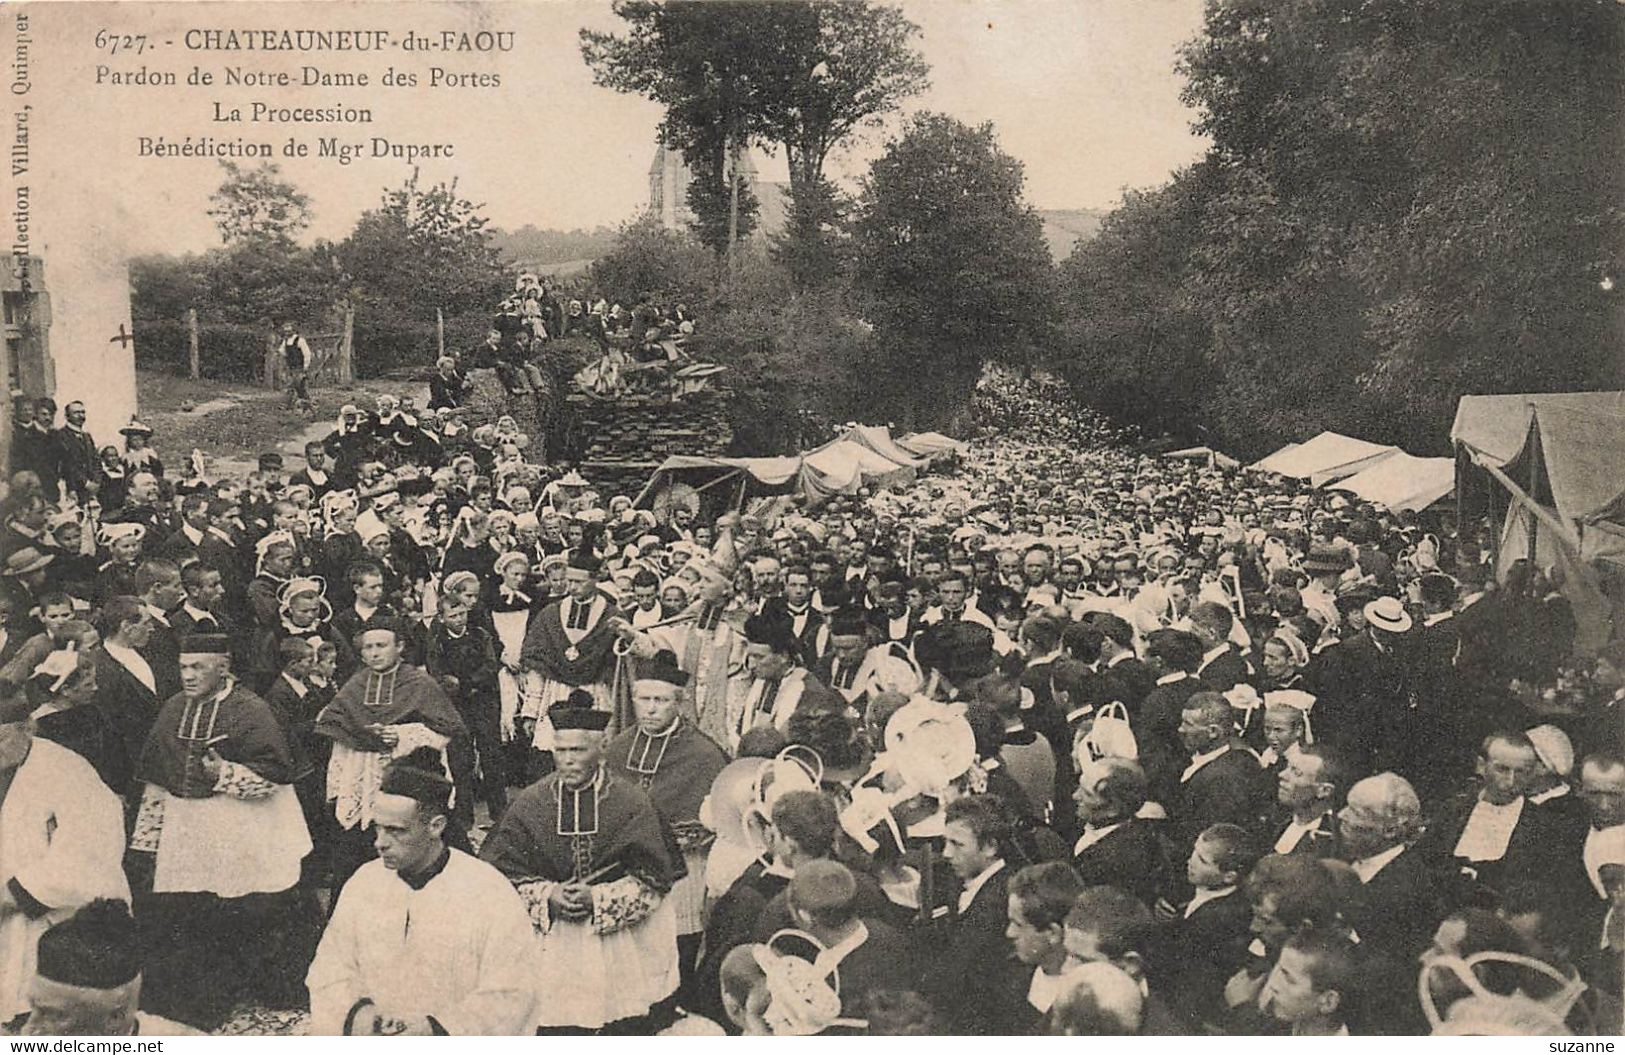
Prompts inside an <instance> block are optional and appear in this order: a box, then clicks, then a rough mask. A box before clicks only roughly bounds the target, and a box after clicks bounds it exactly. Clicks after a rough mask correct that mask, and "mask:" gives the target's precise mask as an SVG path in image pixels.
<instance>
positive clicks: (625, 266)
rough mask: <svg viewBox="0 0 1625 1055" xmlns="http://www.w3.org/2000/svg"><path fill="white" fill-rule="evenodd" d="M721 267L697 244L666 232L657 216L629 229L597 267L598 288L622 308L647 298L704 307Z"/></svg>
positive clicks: (594, 273)
mask: <svg viewBox="0 0 1625 1055" xmlns="http://www.w3.org/2000/svg"><path fill="white" fill-rule="evenodd" d="M715 271H716V266H715V261H714V260H713V259H712V257H711V255H710V254H709V253H707V252H706V251H705V249H704V248H702V247H701V246H700V245H699V244H698V243H696V242H695V241H694V240H693V239H692V238H689V237H686V236H684V235H681V234H677V233H675V232H672V231H668V230H666V229H665V228H664V227H662V226H661V225H660V221H659V220H658V219H656V218H655V217H652V216H643V217H639V218H638V219H636V220H634V221H632V222H631V223H628V224H626V225H624V226H623V227H622V228H621V233H620V236H619V237H618V238H617V239H616V241H615V245H614V247H613V248H611V249H610V251H609V252H607V253H605V254H604V255H603V256H601V257H599V258H598V259H597V260H595V261H593V265H592V269H591V272H590V275H591V278H592V286H593V288H595V289H596V290H598V292H599V293H601V294H602V295H603V296H604V297H606V298H608V299H609V300H611V301H618V302H620V303H621V304H636V303H637V302H638V301H639V300H641V299H642V298H643V297H644V296H652V297H653V298H654V299H655V300H656V301H658V302H660V303H670V304H678V303H688V304H698V303H699V302H700V301H702V300H703V299H705V297H706V292H705V291H706V290H707V289H709V286H710V283H709V281H708V279H709V277H710V276H711V275H712V274H714V273H715Z"/></svg>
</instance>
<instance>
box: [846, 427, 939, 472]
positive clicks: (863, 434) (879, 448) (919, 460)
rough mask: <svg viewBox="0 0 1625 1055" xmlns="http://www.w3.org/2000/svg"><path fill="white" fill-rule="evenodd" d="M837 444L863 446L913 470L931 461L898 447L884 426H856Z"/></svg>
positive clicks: (893, 462)
mask: <svg viewBox="0 0 1625 1055" xmlns="http://www.w3.org/2000/svg"><path fill="white" fill-rule="evenodd" d="M835 442H836V443H843V442H844V443H857V444H861V445H862V446H864V447H867V448H868V449H869V450H871V451H874V452H875V453H876V454H878V455H880V456H881V457H882V458H885V459H886V460H887V461H889V462H891V463H892V464H894V465H906V466H908V467H910V468H912V469H918V468H921V467H923V466H924V465H925V463H926V462H927V461H929V459H928V458H926V457H924V456H923V455H919V454H916V453H914V452H913V451H908V450H904V449H903V448H902V447H900V446H898V444H897V441H896V440H894V439H892V434H891V429H888V428H887V427H886V426H884V425H854V426H853V427H851V428H849V429H847V430H846V432H845V434H843V435H842V436H841V438H840V439H839V440H836V441H835ZM825 446H828V444H825Z"/></svg>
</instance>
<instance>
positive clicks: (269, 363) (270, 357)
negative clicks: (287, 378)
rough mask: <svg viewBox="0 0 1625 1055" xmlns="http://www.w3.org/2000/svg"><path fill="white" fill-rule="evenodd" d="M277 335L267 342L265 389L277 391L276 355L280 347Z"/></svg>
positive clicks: (267, 339)
mask: <svg viewBox="0 0 1625 1055" xmlns="http://www.w3.org/2000/svg"><path fill="white" fill-rule="evenodd" d="M279 343H280V342H279V341H278V340H277V336H276V334H274V333H273V334H271V335H270V336H269V337H267V338H266V340H265V387H266V388H269V389H271V390H272V391H275V390H276V353H277V348H278V345H279Z"/></svg>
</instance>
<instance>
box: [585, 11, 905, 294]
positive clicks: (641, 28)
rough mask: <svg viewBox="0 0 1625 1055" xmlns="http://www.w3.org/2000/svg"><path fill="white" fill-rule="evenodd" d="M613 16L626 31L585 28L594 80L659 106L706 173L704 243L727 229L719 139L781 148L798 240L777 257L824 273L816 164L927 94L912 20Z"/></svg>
mask: <svg viewBox="0 0 1625 1055" xmlns="http://www.w3.org/2000/svg"><path fill="white" fill-rule="evenodd" d="M615 11H616V14H618V15H619V16H620V17H621V18H622V19H623V20H625V22H626V23H627V25H628V32H627V34H626V35H625V36H615V35H613V34H606V33H594V32H588V31H583V33H582V53H583V56H584V57H585V58H586V61H587V63H588V65H589V66H591V67H592V68H593V72H594V76H595V79H596V80H597V82H598V83H599V84H602V85H605V86H606V87H610V88H614V89H616V90H617V91H622V92H629V93H632V94H637V95H643V96H645V97H646V98H649V99H653V100H654V101H656V102H658V103H661V104H662V105H664V106H665V107H666V119H665V122H664V123H663V124H662V125H661V136H662V139H663V140H664V141H665V142H667V143H670V144H672V145H673V146H676V147H678V148H680V149H681V150H682V151H683V155H684V158H685V159H686V160H687V161H688V163H689V166H690V168H692V169H693V170H694V171H695V172H696V175H698V176H699V177H700V178H701V179H703V180H705V181H706V183H705V186H704V187H702V188H700V192H699V193H698V194H695V195H691V198H690V202H691V205H693V206H694V207H695V212H696V214H698V216H699V221H700V222H699V225H698V227H699V230H700V232H701V233H702V236H703V237H704V238H705V241H706V244H708V245H715V244H716V237H715V232H716V231H717V230H719V229H721V230H726V228H725V227H723V226H722V223H723V219H724V215H725V214H721V213H719V212H718V208H719V206H720V205H721V204H724V203H726V202H727V200H728V199H727V179H726V174H725V170H724V166H723V164H722V158H723V150H724V149H725V146H724V144H736V145H738V146H739V147H740V148H741V149H743V148H746V147H748V146H750V145H751V144H759V145H763V146H767V147H773V146H776V145H782V146H783V147H784V149H785V153H786V155H787V157H788V160H789V165H790V195H791V201H792V209H791V217H790V218H791V227H790V230H789V232H788V234H787V239H788V241H789V242H792V243H797V244H798V245H801V246H802V248H800V249H798V250H796V251H792V252H789V253H788V254H787V256H786V258H785V259H786V261H787V262H788V263H790V264H791V265H792V274H793V275H794V276H795V278H796V280H797V283H798V285H801V286H803V287H805V286H807V285H809V284H813V283H815V282H817V281H820V280H822V279H824V278H825V277H827V276H826V272H827V270H828V269H827V268H826V267H823V266H821V265H823V264H826V263H827V262H828V260H829V257H830V254H829V251H828V249H827V247H826V244H827V243H828V241H829V240H830V238H831V236H832V231H833V229H834V224H833V222H832V221H833V219H834V217H833V216H832V215H831V206H832V204H834V203H835V202H836V199H835V198H834V196H833V195H831V194H830V193H829V187H828V184H827V183H826V182H825V180H824V175H823V170H824V162H825V160H826V159H827V158H828V157H829V154H830V151H831V150H833V149H834V148H835V147H836V146H837V145H838V144H840V143H841V142H843V141H844V140H846V139H847V138H849V137H850V136H851V135H852V134H853V133H855V132H856V131H858V130H859V129H861V128H864V127H870V126H873V125H875V124H877V123H878V122H879V121H880V120H881V118H883V117H884V115H886V114H888V113H891V112H893V111H895V110H896V109H897V107H898V106H899V104H900V103H901V101H902V100H903V99H905V98H908V97H909V96H912V95H915V94H917V93H919V92H920V91H922V90H924V88H925V87H926V83H927V80H926V73H927V66H926V64H925V61H924V60H923V59H922V58H921V57H920V56H919V54H918V53H917V52H915V51H914V50H913V49H912V48H911V46H910V42H911V41H912V39H913V37H914V36H916V35H917V34H918V32H919V27H917V26H915V25H914V24H913V23H912V22H910V21H909V20H908V19H906V18H904V17H903V15H902V13H901V12H900V11H899V10H897V9H896V8H894V7H887V6H882V5H876V4H871V3H868V2H867V0H826V2H812V0H749V2H722V3H705V4H695V3H658V2H655V0H618V2H617V3H616V5H615ZM709 188H720V189H717V190H714V191H713V190H712V189H709ZM723 240H724V243H725V241H726V239H725V236H724V239H723Z"/></svg>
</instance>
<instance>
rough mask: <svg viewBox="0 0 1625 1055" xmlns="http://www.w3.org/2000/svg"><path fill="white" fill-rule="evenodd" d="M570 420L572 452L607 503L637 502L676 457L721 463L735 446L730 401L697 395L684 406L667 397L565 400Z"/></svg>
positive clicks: (714, 394)
mask: <svg viewBox="0 0 1625 1055" xmlns="http://www.w3.org/2000/svg"><path fill="white" fill-rule="evenodd" d="M563 402H564V404H565V407H566V411H567V413H568V415H569V418H570V426H569V437H568V444H567V445H568V447H569V448H570V453H571V456H572V457H573V458H574V460H575V461H576V462H577V467H578V468H579V469H580V471H581V475H583V476H585V477H586V478H587V479H588V480H590V481H591V482H592V483H593V485H594V486H595V487H596V488H598V489H599V491H600V492H601V493H602V494H604V495H605V496H606V497H608V496H610V495H616V494H625V495H628V496H632V497H635V496H636V494H637V492H638V491H639V490H641V489H642V487H643V485H644V484H645V483H646V482H648V479H649V476H650V474H651V473H653V472H654V470H655V469H656V468H657V467H658V466H659V465H660V463H661V462H663V461H665V460H666V458H668V457H669V456H671V455H673V454H687V455H697V456H702V457H715V456H717V455H721V454H726V453H727V451H728V445H729V444H730V443H731V442H732V441H733V427H732V426H731V425H729V424H728V418H727V395H726V393H724V392H719V391H706V392H697V393H694V394H692V395H688V396H684V397H682V398H681V399H678V400H675V401H674V400H672V399H671V398H670V397H668V396H666V395H664V394H662V395H632V396H622V397H621V398H619V399H614V400H599V399H593V398H591V397H590V396H585V395H581V394H579V393H572V394H570V395H567V396H565V397H564V400H563Z"/></svg>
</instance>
